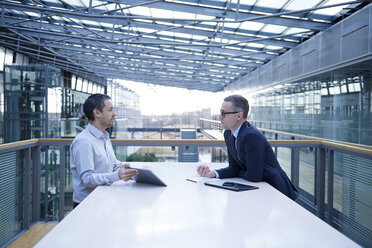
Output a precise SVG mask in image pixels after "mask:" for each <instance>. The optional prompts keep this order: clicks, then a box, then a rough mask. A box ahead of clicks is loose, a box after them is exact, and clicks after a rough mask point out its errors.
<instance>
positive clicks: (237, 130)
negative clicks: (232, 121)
mask: <svg viewBox="0 0 372 248" xmlns="http://www.w3.org/2000/svg"><path fill="white" fill-rule="evenodd" d="M242 125H243V123H242V124H240V126H239V127H238V128H237V129H236V130H235V131H234V132H233V135H234V137H235V139H237V138H238V134H239V130H240V128H241V127H242Z"/></svg>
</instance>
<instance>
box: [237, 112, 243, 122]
mask: <svg viewBox="0 0 372 248" xmlns="http://www.w3.org/2000/svg"><path fill="white" fill-rule="evenodd" d="M243 115H244V114H243V112H239V113H238V120H239V121H240V120H241V119H243Z"/></svg>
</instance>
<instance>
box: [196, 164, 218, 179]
mask: <svg viewBox="0 0 372 248" xmlns="http://www.w3.org/2000/svg"><path fill="white" fill-rule="evenodd" d="M196 171H197V173H198V174H199V175H200V176H201V177H216V174H215V173H214V172H213V171H211V170H210V169H209V167H208V166H206V165H200V166H198V168H197V169H196Z"/></svg>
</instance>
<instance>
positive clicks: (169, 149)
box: [114, 145, 178, 162]
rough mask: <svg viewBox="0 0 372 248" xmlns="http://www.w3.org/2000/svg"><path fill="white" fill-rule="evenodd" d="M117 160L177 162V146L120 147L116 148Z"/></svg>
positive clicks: (116, 146)
mask: <svg viewBox="0 0 372 248" xmlns="http://www.w3.org/2000/svg"><path fill="white" fill-rule="evenodd" d="M114 150H115V155H116V158H117V159H118V160H120V161H128V162H140V161H144V162H177V161H178V147H177V146H118V145H115V147H114Z"/></svg>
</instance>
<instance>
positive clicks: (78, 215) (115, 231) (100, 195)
mask: <svg viewBox="0 0 372 248" xmlns="http://www.w3.org/2000/svg"><path fill="white" fill-rule="evenodd" d="M132 165H133V166H134V167H144V168H149V169H151V170H152V171H154V173H155V174H157V175H158V176H159V177H160V178H161V179H162V180H163V181H164V182H165V183H166V184H167V185H168V186H167V187H160V186H154V185H146V184H139V183H135V182H133V181H130V182H126V183H125V182H122V181H120V182H116V183H114V184H113V185H111V186H101V187H98V188H97V189H96V190H94V191H93V193H91V194H90V195H89V196H88V197H87V198H86V199H85V200H84V201H83V202H82V203H81V204H80V205H79V206H78V207H77V208H75V209H74V210H73V211H72V212H71V213H70V214H69V215H68V216H66V217H65V218H64V219H63V220H62V221H61V222H60V223H59V224H58V225H57V226H56V227H55V228H54V229H53V230H52V231H51V232H50V233H48V234H47V235H46V236H45V237H44V238H43V239H42V240H41V241H40V242H39V243H38V244H37V245H36V246H35V247H38V248H41V247H47V248H50V247H89V248H93V247H136V248H137V247H162V248H164V247H172V248H174V247H187V248H190V247H193V248H194V247H223V248H230V247H233V248H236V247H260V248H262V247H270V248H271V247H296V248H297V247H338V248H339V247H359V246H358V245H357V244H356V243H354V242H353V241H351V240H350V239H349V238H347V237H346V236H344V235H343V234H341V233H340V232H338V231H337V230H335V229H334V228H332V227H331V226H329V225H328V224H327V223H325V222H323V221H322V220H320V219H319V218H317V217H316V216H314V215H313V214H311V213H310V212H308V211H307V210H305V209H304V208H302V207H301V206H300V205H298V204H297V203H295V202H294V201H292V200H290V199H289V198H287V197H286V196H284V195H283V194H281V193H280V192H279V191H277V190H276V189H274V188H273V187H271V186H270V185H269V184H267V183H264V182H261V183H251V182H247V181H244V180H242V179H240V178H234V179H233V180H232V179H229V181H235V182H242V183H246V184H251V185H257V186H259V187H260V188H259V189H258V190H250V191H244V192H233V191H228V190H224V189H219V188H213V187H208V186H205V185H204V184H202V183H193V182H189V181H187V180H186V178H188V177H197V174H196V164H195V163H173V164H172V163H151V164H147V163H132ZM218 166H219V167H221V166H225V165H222V164H219V165H218Z"/></svg>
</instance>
